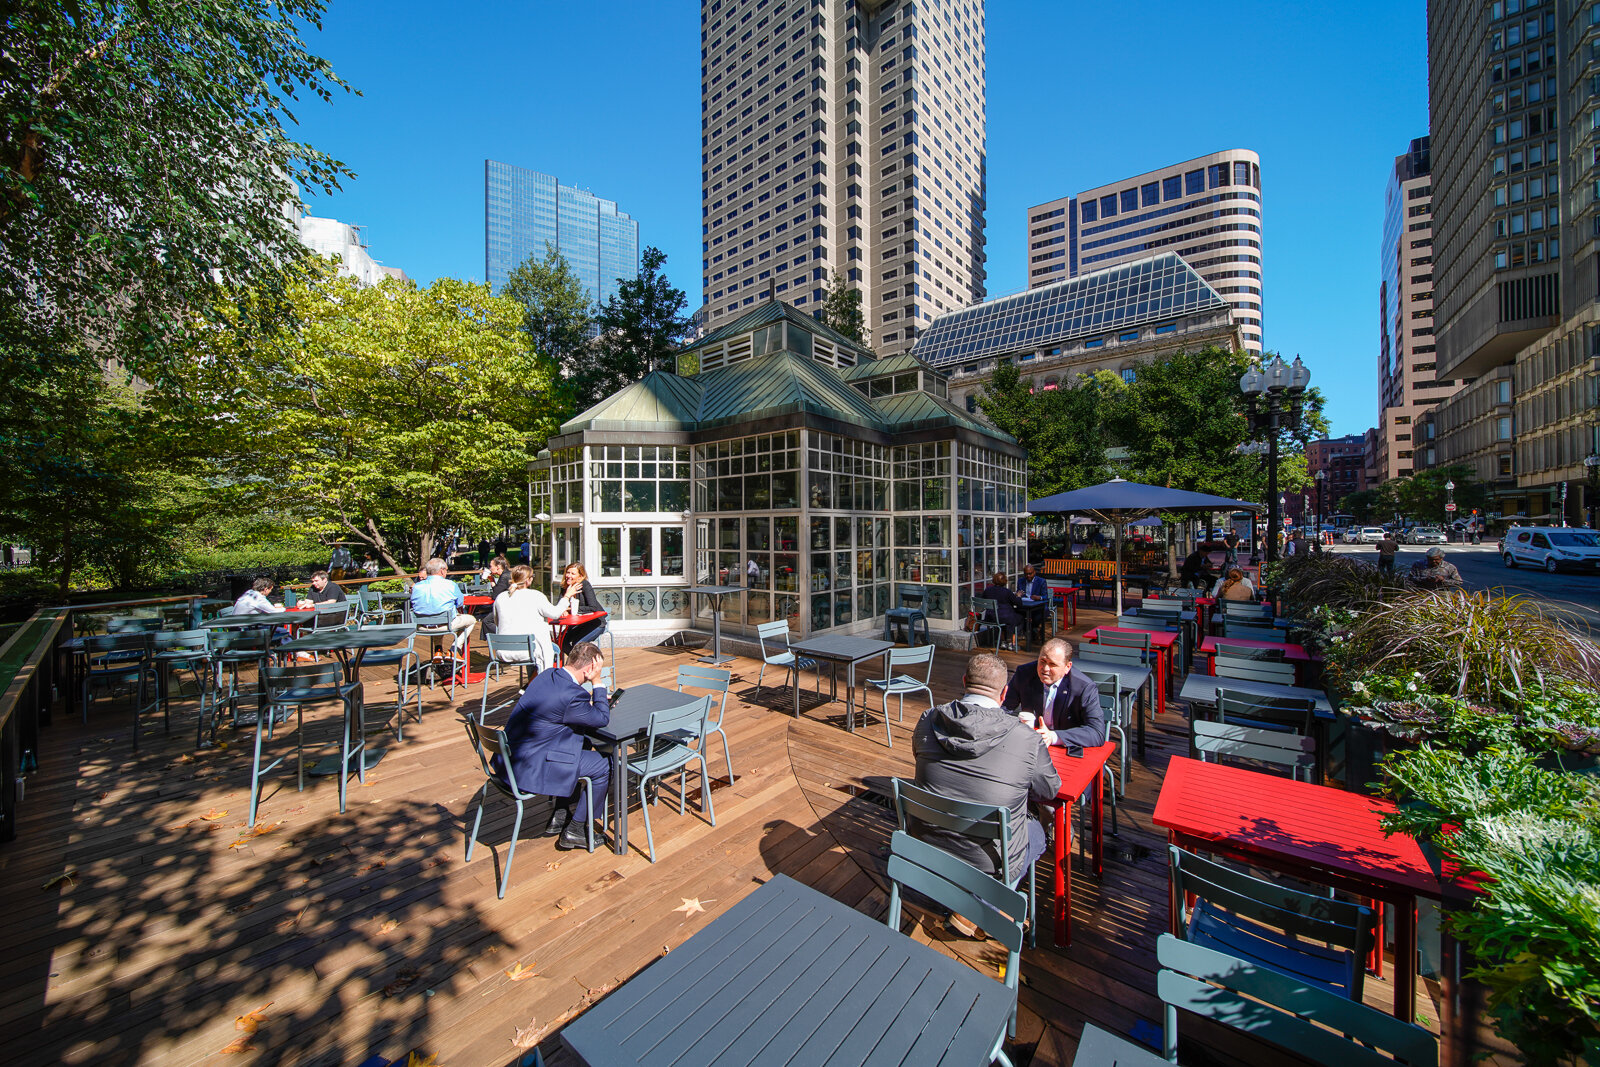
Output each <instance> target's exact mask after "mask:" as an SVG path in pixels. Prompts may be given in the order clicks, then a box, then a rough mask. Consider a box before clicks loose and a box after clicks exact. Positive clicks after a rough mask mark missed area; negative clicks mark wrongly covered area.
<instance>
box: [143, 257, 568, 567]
mask: <svg viewBox="0 0 1600 1067" xmlns="http://www.w3.org/2000/svg"><path fill="white" fill-rule="evenodd" d="M287 292H288V293H289V296H290V298H291V299H292V300H293V303H294V309H295V317H296V320H297V321H298V322H299V324H300V326H299V329H298V330H297V331H296V332H294V333H292V334H289V333H284V332H279V333H262V332H260V331H253V330H251V329H249V327H248V323H247V322H246V321H244V319H245V317H239V318H236V319H235V321H234V322H233V324H232V325H233V327H234V328H232V329H228V330H214V331H211V332H209V333H207V334H204V335H202V338H201V341H200V343H198V344H197V346H196V347H197V351H196V352H195V354H194V355H195V358H194V359H193V360H192V361H191V368H192V374H191V377H190V380H188V381H186V382H185V383H183V386H182V390H181V392H182V393H183V394H184V395H182V396H178V397H176V398H174V402H172V403H171V404H170V405H169V406H170V408H171V410H172V412H173V413H174V420H175V422H176V423H177V425H176V426H175V427H174V431H175V433H176V434H180V435H181V434H182V433H184V432H188V433H192V434H195V435H197V436H198V437H200V438H202V439H203V440H204V441H205V448H204V451H207V452H209V453H210V454H213V455H216V456H218V457H219V458H220V459H221V461H222V464H223V471H224V473H226V474H227V475H228V476H229V477H230V478H231V479H232V480H233V481H234V482H235V483H236V484H241V485H248V486H252V487H255V488H256V490H257V491H258V492H260V493H261V494H262V495H263V496H264V497H265V499H266V500H268V501H270V502H272V503H274V504H275V505H276V506H277V507H279V508H281V509H282V510H283V511H285V512H289V513H292V514H294V515H296V516H298V517H299V520H300V522H301V524H302V528H303V529H304V530H305V531H306V532H309V533H314V534H319V535H336V536H338V537H340V538H344V539H353V540H356V541H360V542H362V543H364V544H366V545H368V546H369V547H370V548H371V550H372V551H373V552H374V553H376V554H377V555H378V556H379V557H380V558H381V559H383V560H384V561H385V562H386V563H388V564H389V565H390V566H391V567H394V568H395V569H396V570H398V571H401V572H402V573H403V572H406V571H408V570H411V569H412V567H413V566H414V565H415V564H416V563H418V562H420V561H423V560H426V559H428V558H430V557H431V556H432V555H433V553H434V549H435V546H436V543H437V538H438V536H439V535H440V534H442V533H443V532H445V531H447V530H449V529H450V528H452V527H466V528H469V529H471V528H487V527H490V526H493V525H495V524H496V522H497V521H499V520H500V519H502V518H503V517H504V516H505V515H506V514H507V512H508V510H513V509H514V506H515V504H516V502H518V501H521V500H522V499H523V493H524V490H523V485H524V483H525V480H526V468H527V461H528V460H529V458H531V456H532V455H533V453H534V452H535V451H537V450H538V449H539V448H540V447H542V445H543V442H544V440H545V438H546V437H547V436H548V435H549V434H550V433H551V432H553V431H554V430H555V428H556V427H557V426H558V425H559V424H560V420H561V419H562V417H563V416H565V414H566V413H567V411H568V410H569V408H568V405H567V396H566V386H565V385H564V383H562V382H561V381H560V379H559V375H558V374H557V372H556V368H555V366H554V364H553V363H552V362H551V361H550V360H549V359H547V358H545V357H543V356H540V355H538V354H537V353H535V352H534V351H533V350H532V348H530V347H529V345H528V343H527V336H526V334H525V333H524V332H523V330H522V327H523V324H524V323H523V317H524V309H523V307H522V305H520V304H518V303H517V302H516V301H515V300H511V299H508V298H505V297H496V296H492V295H490V293H489V289H488V287H487V286H486V285H472V284H469V283H466V282H461V281H457V280H455V279H451V278H441V279H440V280H438V281H436V282H435V283H434V284H432V285H430V286H428V287H427V288H425V289H423V288H418V287H417V286H415V285H414V284H411V283H401V282H397V281H392V280H390V281H385V282H383V283H382V284H381V285H378V286H373V287H370V288H361V287H360V286H358V285H357V284H356V283H355V281H354V280H353V279H350V278H339V277H335V276H334V275H333V274H332V271H331V269H330V268H329V267H327V266H326V265H322V264H320V263H319V264H313V265H311V267H310V268H309V269H308V271H307V272H306V273H305V274H304V275H302V276H300V277H298V278H297V279H295V280H293V281H291V282H290V283H289V285H288V287H287ZM229 368H237V369H234V370H230V369H229ZM205 405H209V410H208V411H207V410H200V411H199V414H198V417H196V415H195V414H194V412H195V411H196V410H197V409H200V408H202V407H203V406H205Z"/></svg>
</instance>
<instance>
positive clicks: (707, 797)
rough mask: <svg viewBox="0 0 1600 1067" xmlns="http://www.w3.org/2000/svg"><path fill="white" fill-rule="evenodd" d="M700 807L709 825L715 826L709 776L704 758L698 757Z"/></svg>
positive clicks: (703, 756)
mask: <svg viewBox="0 0 1600 1067" xmlns="http://www.w3.org/2000/svg"><path fill="white" fill-rule="evenodd" d="M700 806H701V807H702V808H704V809H705V812H706V817H707V818H709V819H710V820H711V825H712V826H715V825H717V811H716V809H715V808H713V807H712V806H711V776H710V775H709V774H707V773H706V758H705V755H704V754H702V755H701V756H700Z"/></svg>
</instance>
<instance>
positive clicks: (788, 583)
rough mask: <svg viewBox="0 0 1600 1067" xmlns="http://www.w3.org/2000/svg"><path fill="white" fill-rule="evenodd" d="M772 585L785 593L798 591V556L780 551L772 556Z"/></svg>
mask: <svg viewBox="0 0 1600 1067" xmlns="http://www.w3.org/2000/svg"><path fill="white" fill-rule="evenodd" d="M772 587H773V588H774V589H777V590H779V591H780V592H785V593H798V592H799V591H800V557H799V556H797V555H795V554H794V553H792V552H780V553H778V554H777V555H776V556H773V557H772Z"/></svg>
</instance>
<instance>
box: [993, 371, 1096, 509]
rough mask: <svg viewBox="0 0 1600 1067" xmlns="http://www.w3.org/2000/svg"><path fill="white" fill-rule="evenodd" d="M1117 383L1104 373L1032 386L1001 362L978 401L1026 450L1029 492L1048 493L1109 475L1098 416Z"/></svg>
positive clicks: (1034, 493) (1019, 374)
mask: <svg viewBox="0 0 1600 1067" xmlns="http://www.w3.org/2000/svg"><path fill="white" fill-rule="evenodd" d="M1122 388H1123V383H1122V379H1120V378H1118V377H1116V376H1115V375H1103V376H1096V377H1083V378H1079V379H1077V380H1076V381H1074V382H1071V383H1069V384H1067V385H1065V386H1064V387H1062V388H1057V389H1047V390H1041V391H1038V392H1035V391H1034V390H1033V388H1032V386H1031V385H1030V384H1029V383H1028V382H1026V381H1024V380H1023V378H1022V375H1021V373H1020V372H1019V371H1018V370H1017V368H1016V366H1015V365H1014V364H1011V363H1002V364H1001V365H1000V366H999V367H997V368H995V373H994V376H993V377H992V378H991V379H990V380H989V382H988V383H987V384H986V385H985V386H984V389H983V391H982V392H981V393H979V395H978V406H979V408H980V409H981V410H982V411H983V413H984V415H985V416H986V417H987V418H988V419H989V421H990V422H992V423H994V425H995V426H996V427H997V428H999V429H1001V430H1004V431H1005V432H1006V433H1008V434H1010V435H1011V436H1012V437H1015V438H1016V439H1017V442H1018V443H1019V444H1021V445H1022V447H1023V448H1026V449H1027V450H1028V470H1029V480H1030V485H1029V492H1031V493H1032V494H1033V495H1034V496H1048V495H1049V494H1051V493H1059V492H1063V491H1065V490H1067V489H1082V488H1083V487H1084V486H1087V485H1096V484H1098V483H1100V482H1103V481H1105V480H1106V479H1107V478H1109V477H1110V476H1111V473H1110V469H1109V468H1108V467H1107V466H1106V431H1105V424H1104V421H1103V418H1102V416H1103V414H1104V412H1105V411H1106V409H1107V408H1108V407H1109V406H1110V405H1111V404H1112V403H1113V402H1114V399H1115V397H1116V395H1117V394H1118V393H1120V392H1121V391H1122Z"/></svg>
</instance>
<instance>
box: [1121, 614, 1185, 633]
mask: <svg viewBox="0 0 1600 1067" xmlns="http://www.w3.org/2000/svg"><path fill="white" fill-rule="evenodd" d="M1117 626H1118V628H1120V629H1123V630H1143V631H1144V632H1145V633H1151V634H1166V633H1171V632H1172V631H1173V627H1172V626H1171V625H1169V624H1168V623H1167V621H1166V620H1165V619H1163V618H1161V617H1160V616H1159V615H1118V616H1117Z"/></svg>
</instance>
